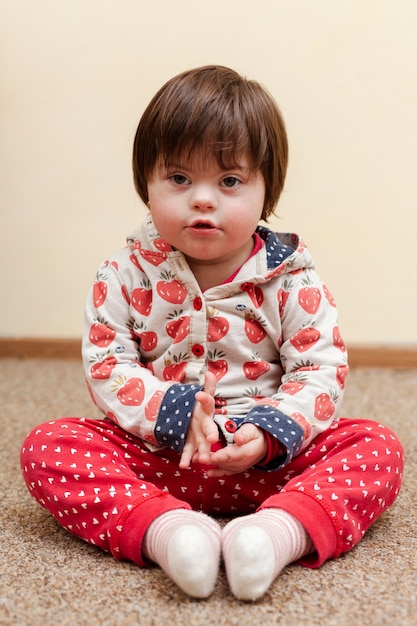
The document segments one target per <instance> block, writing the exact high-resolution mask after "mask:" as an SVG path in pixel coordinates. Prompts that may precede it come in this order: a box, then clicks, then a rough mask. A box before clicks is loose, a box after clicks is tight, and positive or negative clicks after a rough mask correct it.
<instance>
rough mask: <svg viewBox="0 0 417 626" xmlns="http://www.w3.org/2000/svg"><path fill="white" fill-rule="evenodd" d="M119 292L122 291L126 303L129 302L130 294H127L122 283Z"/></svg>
mask: <svg viewBox="0 0 417 626" xmlns="http://www.w3.org/2000/svg"><path fill="white" fill-rule="evenodd" d="M121 292H122V296H123V298H124V300H126V302H127V304H130V296H129V292H128V290H127V287H126V285H122V287H121Z"/></svg>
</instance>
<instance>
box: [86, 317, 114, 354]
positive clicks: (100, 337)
mask: <svg viewBox="0 0 417 626" xmlns="http://www.w3.org/2000/svg"><path fill="white" fill-rule="evenodd" d="M115 336H116V331H115V330H113V328H110V326H108V325H107V322H106V321H105V320H104V319H102V318H99V317H98V318H97V320H96V321H95V322H94V323H93V324H92V325H91V327H90V333H89V336H88V338H89V340H90V341H91V343H93V344H94V345H95V346H98V347H99V348H107V347H108V346H109V345H110V344H111V342H112V341H113V339H114V338H115Z"/></svg>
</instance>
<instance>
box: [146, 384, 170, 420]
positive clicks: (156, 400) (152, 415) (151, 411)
mask: <svg viewBox="0 0 417 626" xmlns="http://www.w3.org/2000/svg"><path fill="white" fill-rule="evenodd" d="M164 395H165V394H164V392H163V391H162V390H161V389H158V391H155V393H154V394H153V395H152V396H151V398H150V400H149V401H148V402H147V404H146V406H145V418H146V419H147V420H148V422H155V421H156V419H157V417H158V413H159V407H160V406H161V402H162V398H163V397H164Z"/></svg>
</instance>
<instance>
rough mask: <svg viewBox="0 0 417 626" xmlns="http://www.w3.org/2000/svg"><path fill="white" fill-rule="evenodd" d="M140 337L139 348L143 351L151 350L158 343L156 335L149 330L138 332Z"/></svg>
mask: <svg viewBox="0 0 417 626" xmlns="http://www.w3.org/2000/svg"><path fill="white" fill-rule="evenodd" d="M138 336H139V338H140V349H141V350H143V351H144V352H151V350H154V349H155V348H156V346H157V345H158V335H157V334H156V333H154V332H153V330H150V331H144V332H143V333H139V335H138Z"/></svg>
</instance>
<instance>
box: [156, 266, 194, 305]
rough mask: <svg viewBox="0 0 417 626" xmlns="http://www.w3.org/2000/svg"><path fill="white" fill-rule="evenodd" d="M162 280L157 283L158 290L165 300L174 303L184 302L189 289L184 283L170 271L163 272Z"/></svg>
mask: <svg viewBox="0 0 417 626" xmlns="http://www.w3.org/2000/svg"><path fill="white" fill-rule="evenodd" d="M161 278H162V279H163V280H160V281H159V282H158V283H157V284H156V290H157V292H158V294H159V295H160V296H161V298H162V299H163V300H166V301H167V302H171V303H172V304H182V303H183V302H184V300H185V298H186V296H187V291H186V289H185V288H184V287H183V285H182V284H181V283H180V282H179V281H178V280H175V279H173V278H172V276H171V275H170V274H169V272H162V274H161Z"/></svg>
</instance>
